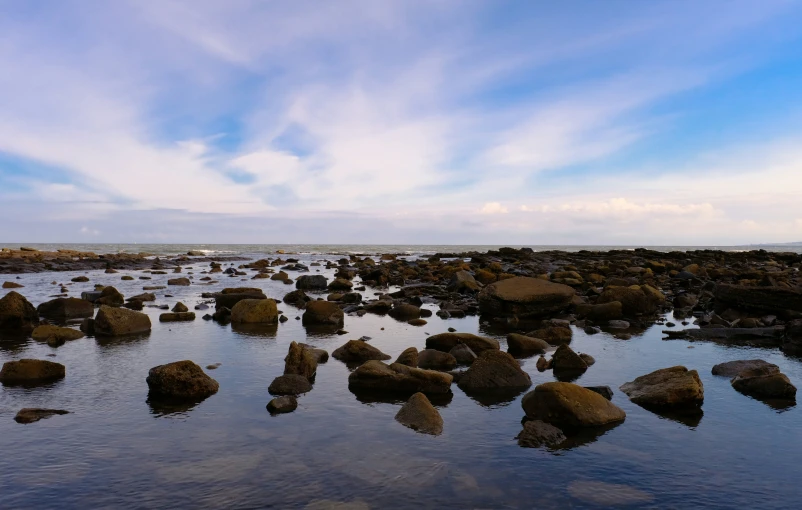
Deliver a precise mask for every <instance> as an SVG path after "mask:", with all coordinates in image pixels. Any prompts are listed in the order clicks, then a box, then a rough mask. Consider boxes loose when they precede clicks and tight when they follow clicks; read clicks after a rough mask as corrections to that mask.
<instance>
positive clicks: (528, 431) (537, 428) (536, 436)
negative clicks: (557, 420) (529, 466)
mask: <svg viewBox="0 0 802 510" xmlns="http://www.w3.org/2000/svg"><path fill="white" fill-rule="evenodd" d="M515 439H517V440H518V445H519V446H523V447H525V448H540V447H541V446H547V447H549V448H556V447H558V446H559V445H560V444H561V443H562V442H563V441H565V439H566V437H565V434H563V431H562V430H560V429H558V428H557V427H555V426H554V425H551V424H548V423H546V422H544V421H541V420H529V421H527V422H525V423H524V429H523V430H522V431H521V432H520V434H518V436H516V438H515Z"/></svg>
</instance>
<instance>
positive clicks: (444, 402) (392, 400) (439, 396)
mask: <svg viewBox="0 0 802 510" xmlns="http://www.w3.org/2000/svg"><path fill="white" fill-rule="evenodd" d="M351 393H353V395H354V396H355V397H356V399H357V400H358V401H359V402H361V403H363V404H405V403H406V402H407V400H409V397H411V396H412V395H414V394H415V392H386V391H365V390H357V389H353V388H351ZM426 398H428V399H429V402H431V403H432V405H433V406H435V407H447V406H448V404H450V403H451V401H452V400H454V393H452V392H448V393H426Z"/></svg>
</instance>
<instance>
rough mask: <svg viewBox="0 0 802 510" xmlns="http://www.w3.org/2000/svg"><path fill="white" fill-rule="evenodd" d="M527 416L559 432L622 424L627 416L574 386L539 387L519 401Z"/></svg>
mask: <svg viewBox="0 0 802 510" xmlns="http://www.w3.org/2000/svg"><path fill="white" fill-rule="evenodd" d="M521 406H522V407H523V409H524V412H525V413H526V416H527V417H528V418H530V419H532V420H542V421H544V422H546V423H550V424H552V425H554V426H557V427H560V428H581V427H600V426H604V425H609V424H612V423H616V422H620V421H623V420H624V418H626V416H627V415H626V413H625V412H624V411H623V410H622V409H620V408H619V407H618V406H616V405H615V404H613V403H612V402H610V401H609V400H607V399H606V398H604V397H602V396H601V395H599V394H598V393H596V392H593V391H591V390H589V389H586V388H583V387H582V386H579V385H577V384H573V383H567V382H548V383H544V384H540V385H538V386H536V387H535V389H534V390H533V391H530V392H529V393H527V394H526V395H524V398H523V399H522V400H521Z"/></svg>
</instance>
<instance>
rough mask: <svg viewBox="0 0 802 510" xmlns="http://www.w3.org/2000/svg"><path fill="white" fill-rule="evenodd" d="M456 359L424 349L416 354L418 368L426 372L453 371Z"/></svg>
mask: <svg viewBox="0 0 802 510" xmlns="http://www.w3.org/2000/svg"><path fill="white" fill-rule="evenodd" d="M456 366H457V359H456V358H455V357H454V356H452V355H451V354H449V353H447V352H443V351H438V350H437V349H424V350H422V351H420V352H419V353H418V368H423V369H426V370H453V369H454V368H456Z"/></svg>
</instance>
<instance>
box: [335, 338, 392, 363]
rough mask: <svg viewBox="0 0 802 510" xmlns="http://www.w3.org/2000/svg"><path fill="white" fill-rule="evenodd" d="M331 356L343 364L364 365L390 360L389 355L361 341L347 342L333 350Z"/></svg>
mask: <svg viewBox="0 0 802 510" xmlns="http://www.w3.org/2000/svg"><path fill="white" fill-rule="evenodd" d="M331 356H332V357H333V358H334V359H338V360H340V361H342V362H344V363H364V362H365V361H369V360H384V359H390V356H389V355H387V354H385V353H383V352H381V351H380V350H379V349H377V348H375V347H373V346H372V345H370V344H369V343H367V342H364V341H362V340H349V341H348V342H346V343H345V345H343V346H341V347H338V348H337V349H335V350H334V352H332V353H331Z"/></svg>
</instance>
